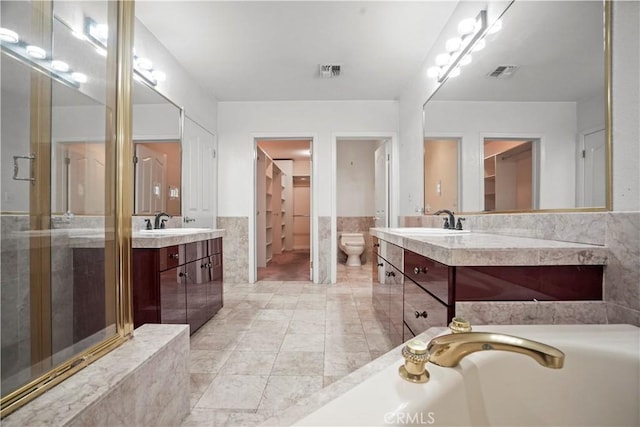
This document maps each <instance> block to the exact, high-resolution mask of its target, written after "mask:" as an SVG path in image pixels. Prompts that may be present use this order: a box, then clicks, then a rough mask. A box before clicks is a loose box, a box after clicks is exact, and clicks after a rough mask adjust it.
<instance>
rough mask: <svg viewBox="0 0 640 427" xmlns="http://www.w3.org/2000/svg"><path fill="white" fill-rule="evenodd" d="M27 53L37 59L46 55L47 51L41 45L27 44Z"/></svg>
mask: <svg viewBox="0 0 640 427" xmlns="http://www.w3.org/2000/svg"><path fill="white" fill-rule="evenodd" d="M27 53H28V54H29V55H30V56H32V57H34V58H37V59H44V58H46V57H47V52H45V50H44V49H43V48H41V47H38V46H34V45H29V46H27Z"/></svg>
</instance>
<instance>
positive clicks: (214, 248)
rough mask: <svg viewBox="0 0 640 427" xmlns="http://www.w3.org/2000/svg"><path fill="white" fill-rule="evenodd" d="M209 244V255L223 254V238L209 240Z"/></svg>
mask: <svg viewBox="0 0 640 427" xmlns="http://www.w3.org/2000/svg"><path fill="white" fill-rule="evenodd" d="M207 244H208V246H209V249H208V252H207V255H216V254H221V253H222V237H218V238H216V239H211V240H208V241H207Z"/></svg>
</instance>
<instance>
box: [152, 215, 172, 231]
mask: <svg viewBox="0 0 640 427" xmlns="http://www.w3.org/2000/svg"><path fill="white" fill-rule="evenodd" d="M164 216H166V217H167V218H171V215H169V214H168V213H164V212H160V213H159V214H157V215H156V217H155V219H154V220H153V228H155V229H156V230H157V229H159V228H165V224H164V223H165V221H166V220H162V221H160V219H161V218H162V217H164Z"/></svg>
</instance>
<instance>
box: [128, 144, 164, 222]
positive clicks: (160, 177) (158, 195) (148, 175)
mask: <svg viewBox="0 0 640 427" xmlns="http://www.w3.org/2000/svg"><path fill="white" fill-rule="evenodd" d="M135 146H136V159H137V162H136V173H135V183H136V187H135V192H136V197H135V201H136V206H135V209H136V210H135V211H136V213H139V214H156V213H158V212H164V211H165V208H166V203H165V201H166V179H167V155H166V154H164V153H161V152H159V151H156V150H153V149H151V148H149V147H148V146H146V145H144V144H136V145H135Z"/></svg>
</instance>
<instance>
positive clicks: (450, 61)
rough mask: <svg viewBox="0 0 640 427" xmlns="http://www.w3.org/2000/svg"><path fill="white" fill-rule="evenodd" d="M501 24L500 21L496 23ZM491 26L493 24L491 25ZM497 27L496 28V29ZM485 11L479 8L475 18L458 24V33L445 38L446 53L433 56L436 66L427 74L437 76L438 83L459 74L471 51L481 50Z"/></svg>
mask: <svg viewBox="0 0 640 427" xmlns="http://www.w3.org/2000/svg"><path fill="white" fill-rule="evenodd" d="M497 22H498V21H496V22H495V23H494V25H497V26H499V27H501V26H502V22H500V24H497ZM492 27H493V26H492ZM498 30H499V28H498V29H497V30H496V31H498ZM487 33H488V29H487V11H486V10H481V11H480V12H479V13H478V16H476V18H475V19H474V18H467V19H463V20H462V21H460V23H459V24H458V35H459V37H454V38H451V39H449V40H447V42H446V44H445V49H446V51H447V53H441V54H439V55H438V56H436V58H435V63H436V67H437V69H436V67H431V68H429V69H428V70H427V75H428V76H429V77H431V78H437V79H438V83H442V82H444V81H445V80H446V79H447V77H455V76H457V75H459V74H460V67H463V66H465V65H468V64H470V63H471V56H470V55H469V54H470V53H471V52H472V51H474V52H475V51H478V50H481V49H482V48H483V47H484V45H485V40H484V36H485V35H487Z"/></svg>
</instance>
